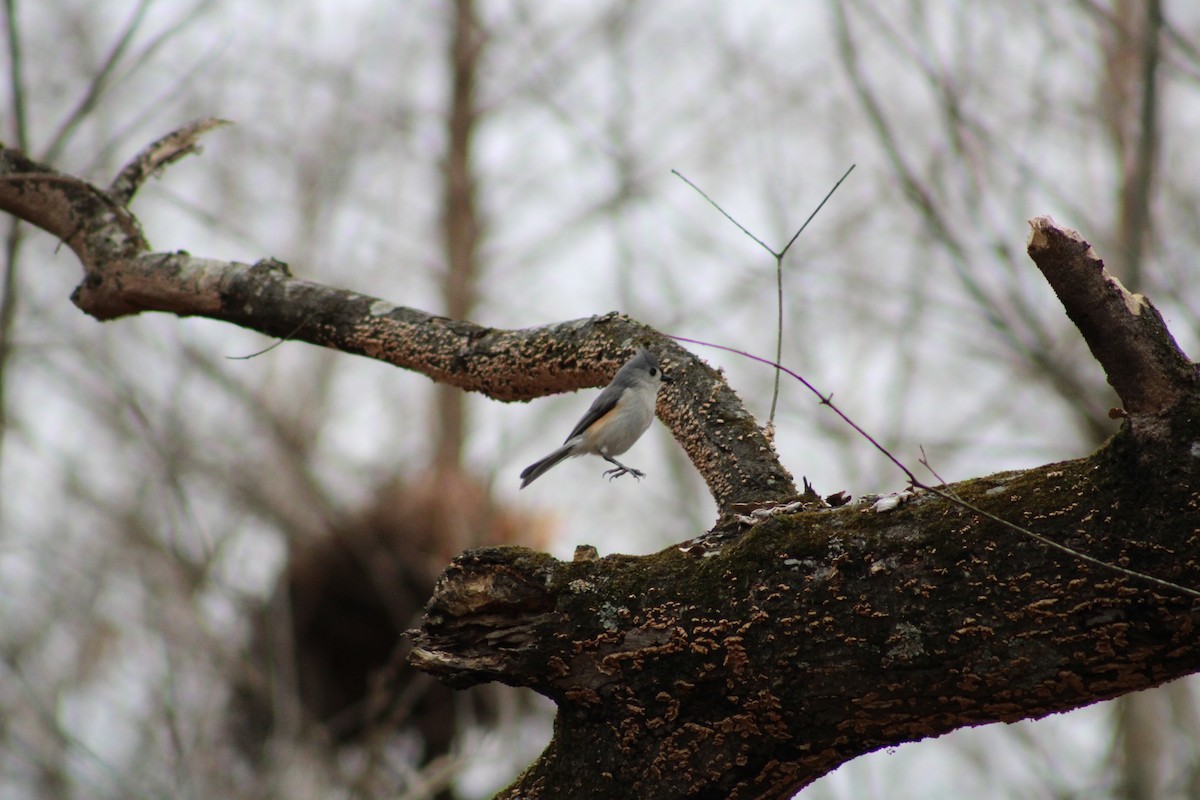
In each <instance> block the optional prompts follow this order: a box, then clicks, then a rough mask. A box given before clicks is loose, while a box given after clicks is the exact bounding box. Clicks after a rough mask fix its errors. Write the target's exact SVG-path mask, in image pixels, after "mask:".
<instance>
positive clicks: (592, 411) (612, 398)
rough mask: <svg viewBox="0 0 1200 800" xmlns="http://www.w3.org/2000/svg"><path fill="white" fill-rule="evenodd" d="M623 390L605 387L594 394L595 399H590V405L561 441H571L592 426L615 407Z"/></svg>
mask: <svg viewBox="0 0 1200 800" xmlns="http://www.w3.org/2000/svg"><path fill="white" fill-rule="evenodd" d="M624 391H625V390H624V389H622V388H618V387H616V386H608V387H605V389H604V391H603V392H601V393H600V394H598V395H596V399H595V400H593V401H592V407H591V408H589V409H588V410H587V412H586V413H585V414H584V415H583V416H582V417H581V418H580V420H579V422H577V423H575V427H574V428H572V429H571V432H570V433H569V434H567V438H566V439H563V442H564V443H565V442H569V441H571V440H572V439H574V438H575V437H576V436H578V435H579V434H581V433H583V432H584V431H586V430H587V429H588V428H590V427H592V425H593V424H594V423H595V422H596V420H598V419H600V418H601V417H603V416H604V415H605V414H607V413H608V412H610V411H612V410H613V409H614V408H616V407H617V403H618V402H620V400H621V394H622V393H623V392H624Z"/></svg>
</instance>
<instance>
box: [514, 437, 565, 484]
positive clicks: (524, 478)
mask: <svg viewBox="0 0 1200 800" xmlns="http://www.w3.org/2000/svg"><path fill="white" fill-rule="evenodd" d="M573 451H574V443H573V442H567V443H566V444H564V445H563V446H562V447H560V448H558V449H557V450H555V451H554V452H553V453H551V454H550V455H548V456H546V457H545V458H543V459H542V460H541V461H535V462H533V463H532V464H530V465H529V466H528V467H526V468H525V469H523V470H521V488H522V489H524V488H525V487H526V486H528V485H529V484H531V483H533V482H534V481H536V480H537V479H538V478H540V477H542V475H544V474H545V473H546V472H549V471H550V468H551V467H554V466H556V465H557V464H558V462H560V461H562V460H564V459H567V458H570V457H571V456H573V455H575V453H574V452H573Z"/></svg>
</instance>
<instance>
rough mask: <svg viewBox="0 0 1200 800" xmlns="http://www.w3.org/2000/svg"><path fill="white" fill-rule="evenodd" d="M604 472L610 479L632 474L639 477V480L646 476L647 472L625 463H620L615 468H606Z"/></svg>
mask: <svg viewBox="0 0 1200 800" xmlns="http://www.w3.org/2000/svg"><path fill="white" fill-rule="evenodd" d="M604 474H605V475H607V476H608V479H609V480H610V481H612V480H616V479H617V478H619V477H621V476H622V475H632V476H633V477H635V478H637V479H638V480H639V481H640V480H641V479H642V478H644V477H646V473H644V472H642V471H641V470H640V469H634V468H633V467H627V466H625V465H624V464H621V465H618V466H617V467H616V468H614V469H606V470H604Z"/></svg>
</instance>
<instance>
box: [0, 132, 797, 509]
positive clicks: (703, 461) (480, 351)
mask: <svg viewBox="0 0 1200 800" xmlns="http://www.w3.org/2000/svg"><path fill="white" fill-rule="evenodd" d="M217 124H219V121H216V120H201V121H200V122H198V123H193V125H191V126H188V127H187V128H185V129H183V130H181V131H177V132H176V133H175V134H171V135H169V136H167V137H164V138H163V139H162V140H160V141H159V142H156V143H155V144H154V145H152V146H151V147H149V148H147V149H146V150H144V151H143V152H142V154H140V155H139V156H138V157H137V158H135V159H134V161H133V162H131V165H130V166H128V167H126V168H125V169H124V170H122V174H121V177H120V178H118V180H117V181H116V182H115V184H114V185H115V186H116V187H117V188H118V190H119V192H120V194H119V196H118V197H114V196H113V195H111V194H109V193H108V192H105V191H103V190H101V189H98V188H96V187H95V186H92V185H90V184H88V183H86V182H85V181H81V180H79V179H76V178H73V177H71V176H67V175H63V174H61V173H58V172H55V171H54V170H53V169H51V168H49V167H47V166H44V165H41V164H37V163H36V162H33V161H31V160H30V159H28V158H26V157H25V156H24V155H23V154H22V153H20V152H19V151H16V150H12V149H8V148H0V209H2V210H5V211H8V212H9V213H11V214H13V215H14V216H17V217H19V218H21V219H24V220H26V221H28V222H30V223H32V224H34V225H36V226H38V227H40V228H42V229H44V230H46V231H48V232H49V233H51V234H52V235H54V236H56V237H58V238H60V239H61V240H63V241H64V242H66V243H67V244H68V245H69V246H70V247H71V248H72V249H73V250H74V251H75V253H76V255H77V256H78V257H79V260H80V262H81V263H82V265H83V268H84V273H85V275H84V280H83V282H82V283H81V284H80V285H79V287H78V288H77V289H76V290H75V293H74V294H73V295H72V300H73V301H74V302H75V304H76V305H77V306H79V308H80V309H82V310H83V311H85V312H87V313H88V314H91V315H92V316H94V317H96V318H97V319H100V320H111V319H116V318H119V317H122V316H126V315H129V314H137V313H141V312H143V311H164V312H168V313H172V314H178V315H180V316H204V317H210V318H213V319H219V320H224V321H226V322H231V323H234V324H236V325H240V326H242V327H246V328H250V329H252V330H256V331H260V332H262V333H265V334H267V335H269V336H275V337H280V338H285V339H295V340H298V341H304V342H309V343H312V344H317V345H321V346H323V347H333V348H337V349H339V350H344V351H346V352H349V353H356V354H359V355H365V356H368V357H370V358H375V359H379V360H381V361H387V362H388V363H391V364H394V365H396V366H399V367H403V368H405V369H410V370H413V371H416V372H420V373H422V374H424V375H427V376H428V377H430V378H431V379H433V380H434V381H437V382H440V383H445V384H448V385H451V386H455V387H458V388H460V389H463V390H465V391H474V392H481V393H483V394H485V395H487V396H488V397H491V398H494V399H496V400H503V401H514V400H531V399H534V398H537V397H543V396H545V395H548V394H553V393H556V392H564V391H571V390H574V389H581V388H588V387H595V386H603V385H605V384H606V383H608V381H609V380H610V379H611V378H612V375H613V373H614V372H615V371H616V369H617V367H619V366H620V364H621V363H622V362H623V361H624V360H625V359H626V358H627V357H628V356H629V354H630V353H631V352H632V350H633V349H634V348H635V347H636V346H637V345H640V344H651V345H652V346H653V348H654V349H655V351H656V352H657V353H658V355H659V356H660V360H661V361H662V362H663V365H664V368H666V369H668V370H670V371H671V372H673V373H675V378H676V381H675V382H674V383H673V384H671V385H670V386H669V387H667V388H666V389H664V390H663V391H662V392H661V394H660V399H659V406H658V411H659V416H660V418H661V419H662V420H663V422H664V423H665V424H666V425H667V426H668V427H669V428H670V429H671V431H672V433H673V434H674V435H675V438H676V440H677V441H678V442H679V443H680V444H681V445H682V446H683V448H684V450H685V451H686V452H687V454H688V457H689V458H690V459H691V460H692V463H693V464H695V465H696V468H697V469H698V470H699V471H700V473H701V475H702V476H703V477H704V479H705V481H706V482H707V484H708V487H709V490H710V492H711V493H712V495H713V497H714V498H715V500H716V502H717V505H718V508H720V509H721V510H722V512H728V511H730V510H731V509H733V508H734V507H735V506H738V505H740V504H749V505H757V504H762V503H764V502H774V501H782V500H786V499H789V498H792V497H794V496H795V495H796V489H795V485H794V483H793V481H792V477H791V475H790V474H789V473H788V471H787V470H786V469H784V467H783V466H782V464H780V462H779V459H778V456H777V455H776V453H775V450H774V447H773V445H772V444H771V442H770V440H769V439H767V437H766V436H765V435H764V433H763V431H762V430H761V429H760V428H759V427H758V424H757V422H756V421H755V420H754V418H753V417H752V416H751V415H750V414H749V413H748V412H747V411H746V409H745V407H744V406H743V405H742V402H741V400H740V399H739V398H738V397H737V395H736V394H735V393H734V392H733V390H732V389H731V388H730V387H729V385H728V384H727V383H726V382H725V380H724V378H722V377H721V375H720V374H718V373H717V372H716V371H715V370H712V369H710V368H708V367H707V366H706V365H704V364H703V363H702V362H701V361H700V360H699V359H697V358H695V357H694V356H692V355H691V354H690V353H688V352H687V351H686V350H683V349H682V348H680V347H679V346H677V345H676V344H674V343H673V342H671V341H670V340H668V339H665V338H664V337H662V336H660V335H659V334H658V333H656V332H655V331H654V330H653V329H651V328H650V327H648V326H646V325H643V324H641V323H638V322H636V321H634V320H632V319H629V318H628V317H625V316H621V315H618V314H607V315H604V316H600V317H592V318H590V319H583V320H575V321H571V322H565V323H559V324H556V325H547V326H543V327H540V328H530V329H525V330H515V331H506V330H499V329H495V328H487V327H483V326H480V325H475V324H472V323H469V322H462V321H456V320H451V319H446V318H445V317H439V316H435V315H433V314H428V313H426V312H423V311H418V310H416V309H411V308H405V307H402V306H397V305H394V304H392V303H389V302H387V301H384V300H380V299H378V298H374V297H368V296H365V295H361V294H357V293H355V292H350V291H346V290H342V289H335V288H332V287H329V286H322V285H320V284H317V283H313V282H311V281H305V280H301V279H298V278H295V277H292V275H291V274H290V273H289V272H288V270H287V268H286V265H284V264H281V263H279V262H277V261H274V260H264V261H261V262H259V263H258V264H254V265H249V264H238V263H229V262H223V261H215V260H212V259H204V258H197V257H194V256H191V255H189V254H187V253H182V252H181V253H152V252H148V246H147V244H146V241H145V238H144V237H143V236H142V234H141V229H140V226H139V225H138V222H137V219H136V218H135V217H134V216H133V215H132V214H131V213H130V212H129V211H128V209H126V208H125V202H126V201H127V200H128V198H129V197H132V194H133V192H134V191H136V189H137V187H138V186H139V185H140V183H141V181H143V180H144V179H145V177H146V176H147V175H149V174H150V173H151V172H153V171H154V170H155V169H158V168H160V167H162V166H164V165H166V164H168V163H171V162H172V161H174V160H175V159H177V158H179V157H180V156H181V155H183V154H184V153H186V152H190V151H191V150H192V149H193V148H194V140H195V137H196V136H197V135H199V133H202V132H203V131H205V130H209V129H211V128H212V127H215V126H216V125H217Z"/></svg>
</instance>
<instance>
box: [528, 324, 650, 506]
mask: <svg viewBox="0 0 1200 800" xmlns="http://www.w3.org/2000/svg"><path fill="white" fill-rule="evenodd" d="M664 383H671V378H669V377H667V376H666V375H664V374H663V372H662V370H661V369H659V366H658V362H657V361H655V360H654V356H653V355H651V353H650V351H649V350H647V349H646V348H644V347H639V348H638V351H637V354H636V355H634V357H633V358H631V359H629V361H627V362H625V365H624V366H623V367H621V368H620V369H619V370H617V374H616V375H615V376H613V379H612V383H610V384H608V386H606V387H604V390H603V391H602V392H600V394H598V395H597V396H596V399H595V400H594V401H593V402H592V405H591V407H590V408H589V409H588V410H587V413H585V414H584V415H583V417H582V418H581V419H580V420H579V422H578V423H577V424H576V425H575V427H574V428H572V429H571V433H570V434H568V435H567V438H566V440H565V441H564V442H563V445H562V447H560V448H558V449H557V450H555V451H554V452H553V453H551V454H550V455H548V456H546V457H545V458H543V459H541V460H540V461H535V462H534V463H532V464H530V465H529V466H528V467H526V468H525V469H524V470H522V471H521V488H522V489H524V488H525V487H526V486H528V485H529V484H531V483H533V482H534V481H535V480H537V479H538V478H540V477H541V476H542V475H544V474H546V472H548V471H549V470H550V469H551V468H552V467H554V466H556V465H557V464H558V463H559V462H560V461H563V460H565V459H568V458H573V457H575V456H582V455H587V454H589V453H590V454H593V455H598V456H600V457H601V458H603V459H604V460H605V461H607V462H608V463H610V464H613V465H614V468H613V469H610V470H605V472H604V474H605V475H607V476H608V479H609V480H610V481H611V480H613V479H615V478H619V477H620V476H622V475H632V476H633V477H634V478H637V479H639V480H640V479H641V478H644V477H646V473H644V472H642V471H641V470H637V469H634V468H633V467H627V466H625V465H624V464H622V463H621V462H620V461H617V459H616V458H614V456H619V455H621V454H622V453H624V452H625V451H626V450H628V449H629V448H631V447H633V445H634V442H636V441H637V440H638V439H640V438H641V436H642V434H643V433H645V432H646V430H647V429H648V428H649V427H650V423H651V422H653V421H654V406H655V401H656V400H657V398H658V390H659V389H660V388H661V387H662V385H663V384H664Z"/></svg>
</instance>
